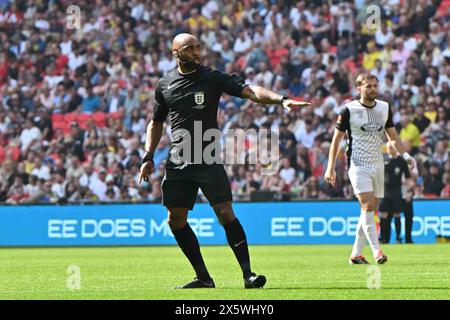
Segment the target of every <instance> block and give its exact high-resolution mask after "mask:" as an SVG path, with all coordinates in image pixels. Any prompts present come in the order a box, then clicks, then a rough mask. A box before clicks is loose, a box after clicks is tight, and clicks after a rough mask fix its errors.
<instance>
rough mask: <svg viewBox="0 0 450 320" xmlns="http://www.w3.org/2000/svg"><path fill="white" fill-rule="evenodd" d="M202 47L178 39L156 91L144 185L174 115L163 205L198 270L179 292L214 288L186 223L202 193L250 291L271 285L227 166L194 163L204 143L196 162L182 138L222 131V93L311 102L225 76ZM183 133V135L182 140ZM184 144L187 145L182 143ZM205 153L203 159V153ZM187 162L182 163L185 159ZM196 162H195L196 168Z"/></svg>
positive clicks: (196, 150)
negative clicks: (253, 249) (205, 60)
mask: <svg viewBox="0 0 450 320" xmlns="http://www.w3.org/2000/svg"><path fill="white" fill-rule="evenodd" d="M200 52H201V44H200V42H199V41H198V39H197V38H196V37H194V36H193V35H190V34H187V33H182V34H178V35H177V36H176V37H175V38H174V39H173V44H172V53H173V55H174V56H175V58H176V60H177V65H178V67H177V69H176V70H173V71H171V72H169V73H168V74H167V75H166V76H164V77H163V78H161V79H160V80H159V82H158V84H157V86H156V91H155V100H156V104H155V107H154V113H153V118H152V121H151V122H150V123H149V125H148V127H147V139H146V142H145V151H146V153H145V156H144V159H143V161H142V166H141V173H140V178H139V182H141V181H142V179H143V180H148V177H149V175H150V174H151V173H152V171H153V169H154V163H153V154H154V152H155V149H156V147H157V146H158V143H159V141H160V139H161V135H162V132H163V123H164V121H165V119H166V117H167V115H168V114H170V120H171V131H172V139H173V141H172V144H171V149H170V152H169V157H168V159H167V161H166V173H165V176H164V179H163V182H162V194H163V201H162V202H163V205H164V206H166V207H167V209H168V224H169V226H170V228H171V230H172V233H173V235H174V237H175V239H176V241H177V243H178V245H179V246H180V248H181V250H182V251H183V253H184V254H185V256H186V257H187V258H188V260H189V262H190V263H191V265H192V267H193V268H194V270H195V273H196V277H195V279H194V280H193V281H191V282H189V283H187V284H185V285H183V286H179V287H176V288H214V287H215V284H214V281H213V279H212V278H211V277H210V275H209V273H208V270H207V268H206V266H205V263H204V261H203V257H202V255H201V252H200V246H199V243H198V240H197V237H196V236H195V234H194V232H193V231H192V229H191V227H190V226H189V224H188V223H187V217H188V211H189V210H192V209H193V207H194V203H195V200H196V198H197V194H198V188H201V190H202V191H203V193H204V194H205V196H206V198H207V199H208V201H209V203H210V205H211V206H212V207H213V209H214V212H215V213H216V215H217V218H218V219H219V222H220V223H221V224H222V226H223V227H224V229H225V233H226V237H227V240H228V243H229V245H230V247H231V249H232V250H233V252H234V254H235V256H236V259H237V260H238V262H239V265H240V267H241V269H242V272H243V278H244V286H245V288H261V287H263V286H264V284H265V283H266V278H265V277H264V276H263V275H256V274H255V273H253V272H252V270H251V268H250V257H249V252H248V245H247V239H246V235H245V232H244V229H243V228H242V225H241V223H240V222H239V220H238V219H237V218H236V216H235V215H234V212H233V208H232V206H231V202H232V194H231V189H230V185H229V181H228V177H227V175H226V172H225V169H224V167H223V165H222V164H217V163H213V164H207V163H205V161H204V159H203V158H202V159H201V162H200V163H198V162H197V161H190V160H189V159H191V158H197V159H198V156H200V157H201V156H202V155H203V150H204V148H205V145H204V143H202V142H200V144H202V146H201V148H200V150H199V146H198V145H197V146H196V145H192V143H191V146H190V149H191V150H192V151H193V152H192V157H188V156H186V155H185V154H182V155H180V154H179V153H180V149H183V152H184V151H185V150H186V149H184V148H183V147H184V145H183V146H182V145H181V144H183V143H185V142H184V139H183V135H184V136H186V135H187V134H186V132H188V133H189V134H190V136H191V137H192V136H194V126H195V125H196V124H195V123H194V122H201V128H202V131H203V132H204V131H206V130H208V129H218V125H217V109H218V104H219V100H220V96H221V95H222V93H223V92H225V93H227V94H229V95H232V96H237V97H241V98H245V99H250V100H252V101H255V102H257V103H262V104H276V103H280V104H282V105H283V106H284V107H285V108H286V109H287V110H290V108H291V107H304V106H308V105H309V103H308V102H301V101H295V100H292V99H290V98H289V97H287V96H282V95H280V94H277V93H275V92H273V91H270V90H267V89H264V88H262V87H258V86H248V85H246V84H245V83H244V80H243V79H241V78H239V77H238V76H236V75H234V74H231V75H228V74H224V73H222V72H219V71H216V70H212V69H211V68H209V67H206V66H203V65H201V64H200ZM180 132H184V134H181V135H180ZM178 138H180V140H183V142H180V141H179V139H178ZM200 152H201V154H200ZM181 158H183V159H181ZM194 162H195V163H194Z"/></svg>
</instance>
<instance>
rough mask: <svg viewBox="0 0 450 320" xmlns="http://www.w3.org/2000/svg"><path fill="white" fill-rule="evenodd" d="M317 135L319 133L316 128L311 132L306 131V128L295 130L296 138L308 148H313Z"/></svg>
mask: <svg viewBox="0 0 450 320" xmlns="http://www.w3.org/2000/svg"><path fill="white" fill-rule="evenodd" d="M316 136H317V133H316V132H315V131H314V130H312V131H311V132H309V133H308V132H306V130H302V131H299V132H295V138H296V139H297V141H298V142H301V143H302V144H303V145H304V146H305V147H306V148H312V146H313V145H314V139H316Z"/></svg>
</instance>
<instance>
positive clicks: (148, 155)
mask: <svg viewBox="0 0 450 320" xmlns="http://www.w3.org/2000/svg"><path fill="white" fill-rule="evenodd" d="M153 156H154V154H153V153H151V152H148V151H147V152H145V155H144V158H142V164H144V163H146V162H149V161H151V162H153Z"/></svg>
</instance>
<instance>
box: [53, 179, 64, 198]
mask: <svg viewBox="0 0 450 320" xmlns="http://www.w3.org/2000/svg"><path fill="white" fill-rule="evenodd" d="M52 192H53V194H54V195H56V196H57V197H58V198H64V196H65V195H66V192H65V183H53V184H52Z"/></svg>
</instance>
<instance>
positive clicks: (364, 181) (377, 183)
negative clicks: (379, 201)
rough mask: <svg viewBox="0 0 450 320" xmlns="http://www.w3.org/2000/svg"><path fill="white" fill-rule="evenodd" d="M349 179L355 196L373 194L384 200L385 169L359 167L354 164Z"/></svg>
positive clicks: (351, 166) (349, 171)
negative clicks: (366, 193)
mask: <svg viewBox="0 0 450 320" xmlns="http://www.w3.org/2000/svg"><path fill="white" fill-rule="evenodd" d="M348 177H349V179H350V182H351V184H352V187H353V190H354V191H355V194H360V193H364V192H373V193H374V195H375V198H384V167H382V168H366V167H357V166H355V165H354V164H353V163H352V164H351V165H350V170H348Z"/></svg>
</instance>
